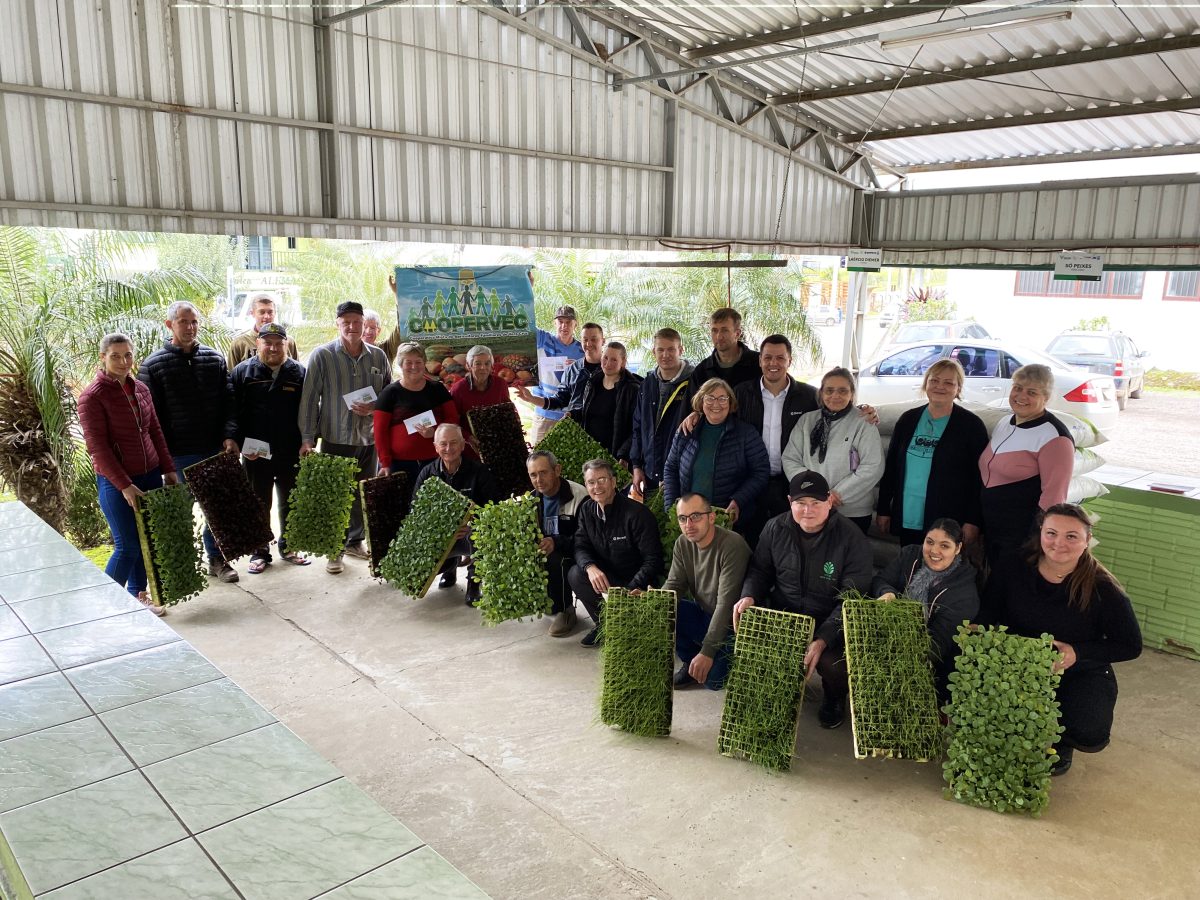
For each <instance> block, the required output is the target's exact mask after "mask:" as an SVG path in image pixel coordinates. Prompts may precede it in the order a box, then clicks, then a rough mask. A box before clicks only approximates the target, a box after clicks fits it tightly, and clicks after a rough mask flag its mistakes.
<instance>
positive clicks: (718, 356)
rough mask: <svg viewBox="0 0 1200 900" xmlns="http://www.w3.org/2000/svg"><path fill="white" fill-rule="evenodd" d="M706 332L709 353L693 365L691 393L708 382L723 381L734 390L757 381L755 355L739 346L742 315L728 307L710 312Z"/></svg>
mask: <svg viewBox="0 0 1200 900" xmlns="http://www.w3.org/2000/svg"><path fill="white" fill-rule="evenodd" d="M708 332H709V334H711V335H712V342H713V352H712V354H711V355H710V356H707V357H705V358H704V359H702V360H701V361H700V362H699V363H697V365H696V370H695V371H694V372H692V379H691V381H692V393H695V392H696V391H698V390H699V389H700V386H701V385H702V384H704V382H706V381H708V379H710V378H723V379H724V380H725V382H726V383H727V384H728V385H729V386H730V387H731V388H736V387H737V386H738V385H739V384H741V383H742V382H743V381H757V380H758V377H759V365H758V353H757V352H755V351H754V350H751V349H750V348H749V347H747V346H746V345H745V344H744V343H742V314H741V313H740V312H738V311H737V310H736V309H734V308H733V307H732V306H724V307H722V308H721V309H716V310H713V312H712V315H710V316H709V317H708Z"/></svg>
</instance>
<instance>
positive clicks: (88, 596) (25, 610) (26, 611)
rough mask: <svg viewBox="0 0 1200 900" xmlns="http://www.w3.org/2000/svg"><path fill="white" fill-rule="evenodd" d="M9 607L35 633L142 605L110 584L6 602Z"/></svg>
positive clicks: (112, 614) (76, 623) (123, 611)
mask: <svg viewBox="0 0 1200 900" xmlns="http://www.w3.org/2000/svg"><path fill="white" fill-rule="evenodd" d="M9 608H10V609H11V610H12V611H13V612H15V613H16V614H17V615H18V616H19V617H20V619H21V621H22V622H24V623H25V627H26V628H28V629H29V630H30V631H32V632H34V633H35V634H36V633H37V632H39V631H49V630H50V629H51V628H63V627H65V626H67V625H78V624H79V623H80V622H90V621H92V620H94V619H104V618H107V617H108V616H116V615H120V614H121V613H127V612H138V611H139V610H141V609H144V607H143V606H142V604H140V603H139V602H138V601H137V600H135V599H134V598H133V597H131V596H129V592H128V591H123V590H121V588H120V587H118V586H117V585H116V584H115V583H113V582H111V581H110V582H109V583H108V584H100V585H95V586H93V587H86V588H80V589H79V590H77V591H67V592H66V593H63V594H50V595H49V596H46V597H38V598H36V599H34V600H22V601H21V602H20V603H10V604H9Z"/></svg>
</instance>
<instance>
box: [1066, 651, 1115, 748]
mask: <svg viewBox="0 0 1200 900" xmlns="http://www.w3.org/2000/svg"><path fill="white" fill-rule="evenodd" d="M1057 697H1058V703H1059V706H1060V707H1061V710H1060V712H1059V719H1058V720H1059V722H1060V723H1061V724H1062V726H1063V728H1064V729H1065V730H1064V731H1063V734H1062V737H1060V738H1059V745H1060V746H1065V747H1074V748H1075V749H1076V750H1082V751H1083V752H1084V753H1098V752H1099V751H1101V750H1103V749H1104V748H1105V747H1107V746H1108V741H1109V737H1110V735H1111V733H1112V722H1113V710H1114V709H1115V708H1116V705H1117V676H1116V675H1114V674H1113V670H1112V667H1111V666H1104V667H1103V668H1092V669H1078V664H1076V665H1075V666H1072V667H1071V668H1069V669H1067V671H1065V672H1063V675H1062V680H1061V681H1060V682H1059V683H1058V693H1057Z"/></svg>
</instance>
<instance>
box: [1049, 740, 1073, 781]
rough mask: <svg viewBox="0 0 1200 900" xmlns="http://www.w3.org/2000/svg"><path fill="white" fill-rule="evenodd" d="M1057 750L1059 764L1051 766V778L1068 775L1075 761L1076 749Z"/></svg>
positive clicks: (1064, 748)
mask: <svg viewBox="0 0 1200 900" xmlns="http://www.w3.org/2000/svg"><path fill="white" fill-rule="evenodd" d="M1055 750H1056V751H1057V753H1058V762H1056V763H1054V764H1053V765H1051V766H1050V774H1051V776H1058V775H1066V774H1067V770H1068V769H1070V768H1071V763H1072V762H1073V761H1074V759H1075V748H1074V747H1056V748H1055Z"/></svg>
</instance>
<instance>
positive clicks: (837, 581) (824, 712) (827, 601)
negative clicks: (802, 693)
mask: <svg viewBox="0 0 1200 900" xmlns="http://www.w3.org/2000/svg"><path fill="white" fill-rule="evenodd" d="M788 499H789V501H790V504H791V509H790V510H789V511H788V512H786V513H783V514H782V515H778V516H776V517H775V518H773V519H771V521H769V522H767V525H766V527H765V528H764V529H763V532H762V537H761V538H760V539H759V542H758V546H757V547H756V548H755V550H754V556H753V557H752V558H751V560H750V568H749V570H748V571H747V572H746V581H745V583H744V584H743V585H742V598H741V599H740V600H739V601H738V602H737V605H736V606H734V608H733V627H734V629H736V628H737V625H738V619H739V618H740V617H741V615H742V613H743V612H745V611H746V609H748V608H749V607H751V606H753V605H754V604H756V603H761V604H762V605H764V606H767V607H770V608H772V609H782V610H786V611H788V612H797V613H802V614H804V615H806V616H812V617H813V619H815V620H816V631H815V633H814V637H813V642H812V643H811V644H809V647H808V650H807V651H806V652H805V654H804V669H805V673H806V675H811V674H812V670H813V668H814V667H815V668H816V670H817V672H818V673H820V675H821V684H822V688H823V697H822V698H821V708H820V710H819V711H818V712H817V718H818V720H819V721H820V723H821V727H822V728H837V727H838V726H839V725H841V724H842V720H843V719H844V718H845V716H846V693H847V692H848V690H849V685H850V682H849V676H848V674H847V671H846V658H845V644H844V641H843V634H842V603H841V594H842V593H843V592H844V591H848V590H859V591H865V590H867V587H868V586H869V585H870V583H871V576H872V573H873V571H874V570H873V568H872V565H871V545H870V543H869V542H868V541H867V538H866V536H864V535H863V533H862V532H861V531H859V530H858V527H857V526H856V525H855V524H854V523H853V522H850V521H849V520H847V519H845V518H844V517H843V516H841V515H839V514H838V513H837V511H835V510H834V508H833V503H832V502H831V501H830V499H829V484H828V482H826V481H825V479H824V478H823V477H822V476H821V475H820V474H819V473H817V472H813V471H811V470H805V471H803V472H800V473H799V474H798V475H796V477H795V478H793V479H792V480H791V482H790V483H789V484H788Z"/></svg>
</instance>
